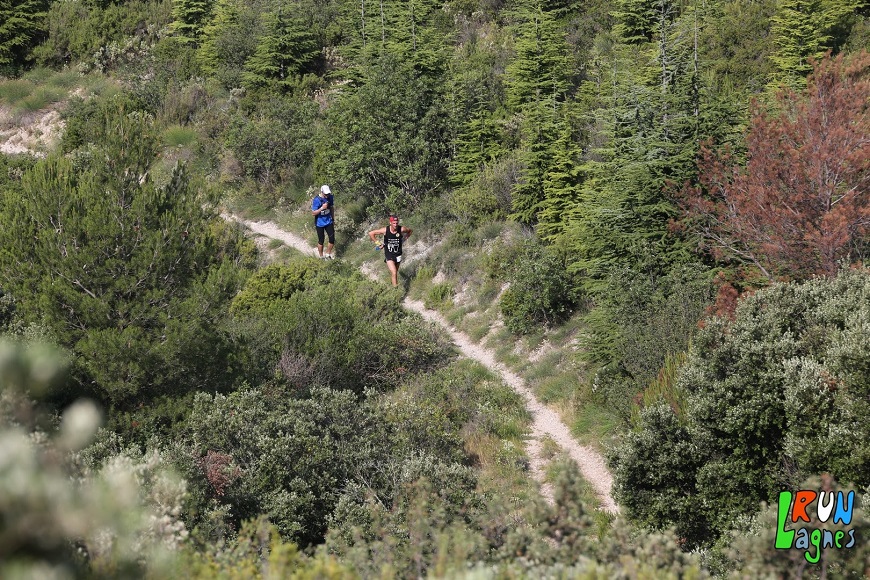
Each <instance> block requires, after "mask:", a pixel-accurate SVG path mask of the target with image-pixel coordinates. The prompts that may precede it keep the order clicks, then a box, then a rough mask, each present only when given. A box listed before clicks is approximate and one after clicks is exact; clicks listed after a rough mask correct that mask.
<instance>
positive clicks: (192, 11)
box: [172, 0, 214, 44]
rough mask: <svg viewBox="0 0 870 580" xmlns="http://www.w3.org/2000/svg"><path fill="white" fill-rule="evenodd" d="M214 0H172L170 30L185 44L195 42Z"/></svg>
mask: <svg viewBox="0 0 870 580" xmlns="http://www.w3.org/2000/svg"><path fill="white" fill-rule="evenodd" d="M213 7H214V0H172V18H173V19H174V20H173V21H172V30H173V32H175V33H176V34H177V35H178V37H179V39H180V40H181V41H182V42H184V43H185V44H194V43H197V41H198V40H199V37H200V36H201V34H202V29H203V26H205V23H206V22H207V21H208V18H209V17H210V16H211V13H212V9H213Z"/></svg>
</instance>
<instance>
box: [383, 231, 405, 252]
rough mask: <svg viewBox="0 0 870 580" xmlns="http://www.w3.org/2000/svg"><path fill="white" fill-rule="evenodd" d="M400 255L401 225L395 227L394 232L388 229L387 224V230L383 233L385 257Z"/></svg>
mask: <svg viewBox="0 0 870 580" xmlns="http://www.w3.org/2000/svg"><path fill="white" fill-rule="evenodd" d="M401 255H402V226H397V227H396V233H395V234H394V233H393V232H391V231H390V227H389V226H387V231H386V232H385V233H384V256H385V257H386V258H387V259H390V258H395V257H396V256H401Z"/></svg>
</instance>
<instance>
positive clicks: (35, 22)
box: [0, 0, 48, 67]
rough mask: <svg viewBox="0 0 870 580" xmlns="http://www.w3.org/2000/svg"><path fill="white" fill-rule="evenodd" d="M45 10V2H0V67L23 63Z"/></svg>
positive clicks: (40, 25) (35, 37)
mask: <svg viewBox="0 0 870 580" xmlns="http://www.w3.org/2000/svg"><path fill="white" fill-rule="evenodd" d="M47 9H48V2H47V1H46V0H23V1H16V2H13V1H12V0H0V67H5V66H10V65H21V64H23V63H24V61H25V60H26V58H27V51H28V49H29V48H30V47H31V46H32V45H33V44H34V42H35V40H36V39H37V37H38V36H39V33H40V29H41V27H42V21H43V20H44V19H45V15H46V11H47Z"/></svg>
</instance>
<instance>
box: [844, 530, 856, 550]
mask: <svg viewBox="0 0 870 580" xmlns="http://www.w3.org/2000/svg"><path fill="white" fill-rule="evenodd" d="M854 545H855V530H849V543H848V544H846V547H847V548H851V547H852V546H854Z"/></svg>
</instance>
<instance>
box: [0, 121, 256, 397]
mask: <svg viewBox="0 0 870 580" xmlns="http://www.w3.org/2000/svg"><path fill="white" fill-rule="evenodd" d="M97 123H98V124H101V128H100V129H99V131H98V133H99V142H97V143H94V144H93V145H92V147H91V148H90V149H89V152H90V154H88V155H79V156H78V157H75V156H73V159H75V160H73V159H71V158H69V157H63V156H52V157H49V158H47V159H46V160H44V161H40V162H39V163H38V164H36V166H34V167H33V169H31V170H30V171H28V172H27V173H26V174H25V176H24V178H23V183H22V188H21V192H16V191H14V190H9V191H5V192H3V195H2V198H0V208H2V210H0V287H2V288H3V289H4V291H8V292H9V293H11V294H12V295H13V296H14V297H15V300H16V306H17V309H18V310H17V312H18V314H20V316H21V317H22V320H23V321H25V322H39V323H41V324H45V325H47V326H48V327H49V329H50V330H51V331H52V333H53V334H54V335H55V336H56V337H57V339H58V340H59V342H60V343H61V344H62V345H63V346H64V347H66V348H68V349H70V351H71V352H72V354H73V356H74V359H75V362H74V367H75V376H76V378H77V379H78V384H79V386H80V387H81V388H82V389H85V390H86V391H89V392H91V393H92V394H93V395H96V396H98V397H100V398H102V399H104V400H107V401H112V402H115V403H122V402H130V401H131V400H135V399H136V398H137V397H142V396H143V395H145V394H146V393H148V394H149V395H151V396H153V395H155V394H166V393H174V394H178V393H182V392H185V391H187V390H190V389H192V388H196V387H198V386H202V385H203V384H209V387H210V388H214V387H215V386H217V385H220V384H221V383H225V381H226V380H227V378H229V376H230V375H227V374H226V373H225V369H226V368H227V367H226V366H225V364H224V363H226V362H227V360H228V359H227V358H226V357H227V356H228V353H227V351H226V347H227V344H228V343H227V342H225V340H226V339H225V338H224V335H222V334H221V333H220V332H219V331H218V329H217V328H216V321H217V320H219V318H220V316H221V314H220V306H221V304H226V301H227V300H228V299H229V297H230V296H231V295H232V294H234V293H235V287H236V284H238V283H239V282H240V281H239V279H238V277H239V270H238V268H237V267H236V266H234V262H235V261H236V260H238V259H239V250H238V247H239V246H236V245H234V244H235V243H236V242H234V241H233V240H234V239H235V238H233V237H232V236H229V237H228V238H227V239H228V240H230V241H229V242H228V243H227V242H226V240H225V241H224V242H221V241H219V239H218V237H216V233H217V232H219V231H220V227H219V226H217V225H216V224H212V223H211V222H210V219H209V214H208V212H207V211H205V210H204V209H203V205H202V203H203V200H201V199H199V198H198V196H197V195H196V194H195V192H194V191H193V190H192V189H191V187H190V183H189V178H188V176H187V173H186V171H185V170H184V168H183V167H181V166H179V167H177V168H176V169H175V170H174V172H173V173H172V175H171V178H170V179H169V181H168V183H166V184H165V185H162V186H158V185H155V184H154V183H153V182H152V181H151V180H150V168H151V164H152V162H153V160H154V158H155V154H156V145H157V140H156V135H155V133H154V131H153V129H152V128H151V126H150V122H149V121H148V119H147V118H146V117H145V115H143V114H141V113H136V112H134V113H128V112H127V111H126V110H123V109H118V108H117V107H114V106H113V105H109V106H107V107H103V109H102V111H101V116H100V117H98V119H97ZM221 361H223V362H221ZM140 400H141V399H140Z"/></svg>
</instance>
